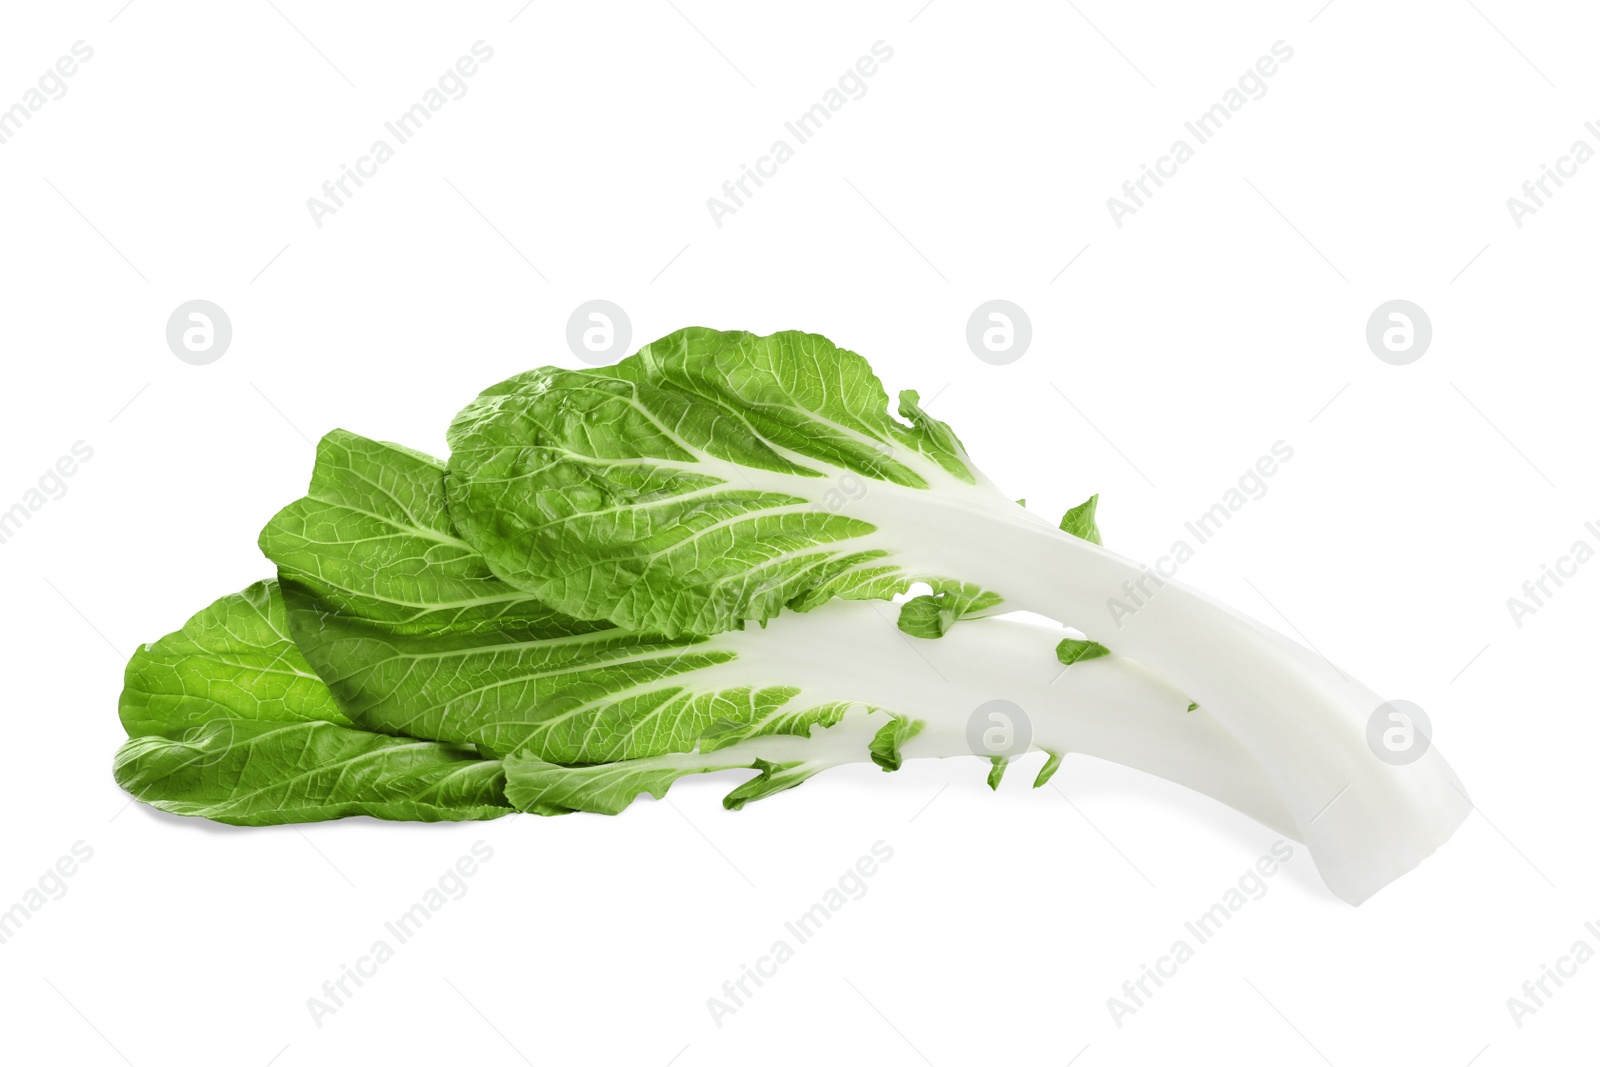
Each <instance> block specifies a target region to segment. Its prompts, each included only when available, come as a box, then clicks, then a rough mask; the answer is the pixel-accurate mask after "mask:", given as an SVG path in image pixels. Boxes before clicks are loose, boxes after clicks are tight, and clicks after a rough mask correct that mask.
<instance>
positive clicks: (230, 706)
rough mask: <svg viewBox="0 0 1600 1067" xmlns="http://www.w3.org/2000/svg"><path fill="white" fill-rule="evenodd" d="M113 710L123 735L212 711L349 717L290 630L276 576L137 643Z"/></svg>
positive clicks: (155, 730)
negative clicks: (161, 634)
mask: <svg viewBox="0 0 1600 1067" xmlns="http://www.w3.org/2000/svg"><path fill="white" fill-rule="evenodd" d="M117 710H118V713H119V714H120V716H121V718H122V725H123V727H124V728H125V729H126V730H127V733H128V736H129V737H141V736H144V735H146V734H169V733H172V732H174V731H182V730H185V729H188V728H189V727H192V726H199V725H201V724H203V723H206V722H209V721H211V720H212V719H218V718H232V719H258V720H262V721H266V722H284V721H313V720H315V721H323V722H333V723H348V722H349V721H350V720H349V719H348V718H347V717H346V716H345V715H344V714H343V713H342V712H341V711H340V710H339V708H338V705H337V704H336V703H335V702H334V699H333V695H332V694H331V693H329V692H328V687H327V686H325V685H323V684H322V680H321V679H320V678H318V677H317V674H316V672H315V671H313V670H312V669H311V665H310V664H309V663H307V662H306V660H305V657H304V656H302V655H301V653H300V650H299V649H298V648H297V647H296V646H295V643H294V641H293V640H292V639H291V637H290V636H289V624H288V617H287V612H286V611H285V609H284V603H283V599H282V597H281V596H279V593H278V585H277V583H276V582H271V581H267V582H257V583H256V584H255V585H252V586H251V587H250V588H248V589H246V590H244V591H243V592H240V593H233V594H231V595H229V596H225V597H222V598H221V599H219V600H217V601H216V602H215V603H213V604H211V605H210V606H209V607H207V608H205V609H204V610H203V611H200V612H198V613H196V614H195V616H194V617H193V618H191V619H190V620H189V621H188V622H187V623H185V624H184V627H183V629H181V630H178V631H177V632H175V633H170V634H168V635H167V636H166V637H163V638H162V639H161V640H159V641H156V642H154V643H152V644H148V645H140V646H139V648H138V650H137V651H135V652H134V654H133V656H132V658H131V659H129V660H128V666H127V670H126V671H125V672H124V678H123V690H122V698H121V700H120V701H119V703H118V708H117Z"/></svg>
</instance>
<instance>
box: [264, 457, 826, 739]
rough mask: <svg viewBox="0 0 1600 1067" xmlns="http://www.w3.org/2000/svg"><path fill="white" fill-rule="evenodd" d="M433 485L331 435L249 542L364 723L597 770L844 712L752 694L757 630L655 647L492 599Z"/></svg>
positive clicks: (788, 693)
mask: <svg viewBox="0 0 1600 1067" xmlns="http://www.w3.org/2000/svg"><path fill="white" fill-rule="evenodd" d="M443 477H444V476H443V467H442V465H441V464H440V463H439V462H438V461H437V460H433V459H431V458H429V457H427V456H424V455H421V454H420V453H416V452H413V451H411V450H410V449H406V448H401V447H399V446H396V445H389V444H383V443H380V442H376V441H369V440H367V439H365V438H362V437H358V436H357V435H355V434H351V433H347V432H345V431H342V430H336V431H334V432H333V433H330V434H328V435H327V437H325V438H324V439H323V441H322V443H321V444H320V445H319V447H318V451H317V464H316V470H315V473H314V474H313V477H312V484H311V488H310V491H309V493H308V495H307V496H306V497H305V498H303V499H301V500H299V501H296V502H295V503H293V504H291V505H289V506H288V507H286V508H284V509H283V510H282V511H281V512H279V514H278V515H277V516H275V517H274V518H273V520H272V521H271V522H270V523H269V524H268V525H267V527H266V529H265V530H263V531H262V535H261V547H262V550H263V551H264V552H265V553H266V554H267V556H268V557H269V558H271V559H272V560H273V561H274V562H276V563H277V564H278V568H279V574H280V576H281V580H282V582H283V586H284V590H285V595H286V597H287V599H288V601H289V605H290V627H291V630H292V632H293V633H294V636H295V638H296V639H297V640H298V641H299V643H300V645H301V647H302V648H304V649H305V654H306V657H307V659H309V660H310V662H311V663H312V664H313V665H315V667H316V669H317V670H318V672H320V673H321V674H322V675H323V677H325V678H326V679H327V680H328V683H329V685H330V686H331V687H332V689H333V691H334V693H335V694H336V696H337V697H338V699H339V702H340V704H341V706H342V707H344V708H346V709H347V710H348V711H349V713H350V714H351V716H352V717H353V718H354V719H356V720H357V721H358V722H359V723H360V724H361V725H363V726H365V727H367V728H370V729H374V730H380V731H384V732H388V733H396V734H407V735H410V736H416V737H427V738H431V739H434V740H441V741H455V742H463V743H472V744H477V745H480V746H482V747H483V748H484V749H485V750H487V751H489V752H493V753H497V754H508V753H510V752H513V751H516V750H518V749H521V748H526V749H527V750H528V751H527V753H526V754H527V755H529V756H531V757H534V758H537V759H540V760H546V761H549V762H552V763H557V764H595V763H606V762H611V761H614V760H624V759H638V758H642V757H646V756H652V755H659V754H661V753H665V752H686V751H692V750H693V749H694V748H695V747H696V745H697V744H698V745H699V746H700V747H701V749H702V750H704V751H711V750H713V749H715V748H719V747H726V746H727V745H729V744H733V743H735V742H737V741H740V740H743V739H746V738H749V737H753V736H757V735H761V734H797V735H801V736H804V735H805V734H806V733H807V732H808V731H809V730H810V728H811V727H812V726H813V725H823V726H826V725H830V724H831V723H833V722H837V721H838V719H839V717H840V716H841V715H842V714H843V713H844V711H845V710H846V709H847V708H848V707H849V705H848V704H843V703H839V702H837V701H828V700H808V699H807V698H806V697H805V694H804V691H803V689H802V687H800V686H798V685H792V684H791V685H785V684H782V683H783V682H784V681H785V678H784V677H783V674H782V672H779V671H776V670H774V671H773V672H771V673H772V675H773V676H772V677H771V679H770V680H771V682H772V684H770V685H762V686H759V687H758V686H754V685H751V684H750V682H749V680H748V679H749V678H750V673H751V672H749V671H745V670H742V669H741V667H740V665H739V663H738V661H739V659H740V653H739V649H741V648H745V647H748V646H749V644H750V642H751V640H752V639H754V640H757V641H760V640H761V636H760V635H759V634H758V633H756V632H752V633H751V634H748V635H747V634H737V633H736V634H728V635H725V636H724V637H723V638H721V639H720V640H710V641H708V640H707V639H705V638H699V637H693V636H688V637H680V638H677V639H672V640H668V639H666V638H662V637H658V636H653V635H649V634H638V633H632V632H628V631H624V630H620V629H618V628H616V627H614V626H612V625H611V624H609V623H605V622H580V621H578V620H576V619H573V618H571V617H569V616H566V615H563V614H561V613H559V612H556V611H554V610H552V609H550V608H548V607H547V606H545V605H544V604H542V603H541V602H540V601H539V600H537V599H536V598H534V597H533V596H532V595H530V594H528V593H526V592H523V591H521V590H518V589H516V588H514V587H512V586H510V585H507V584H506V583H504V582H502V581H500V580H499V579H498V578H496V577H495V576H494V574H493V573H492V572H491V571H490V570H489V568H488V565H487V564H486V562H485V561H484V559H483V557H482V556H481V555H480V554H479V553H478V552H476V551H475V550H474V549H473V548H472V547H471V546H469V545H468V544H466V542H464V541H462V540H461V539H460V538H458V537H457V536H456V535H455V533H454V531H453V529H452V527H451V525H450V521H449V515H448V512H447V510H446V507H445V495H444V481H443ZM775 641H776V639H775V638H774V639H771V640H769V641H767V645H768V647H769V648H770V647H771V646H772V645H773V644H774V643H775ZM722 665H727V666H728V667H729V669H730V670H737V671H738V673H736V674H734V675H729V674H728V673H727V672H726V671H718V670H716V668H717V667H719V666H722ZM788 673H789V674H791V675H800V676H802V677H803V676H805V673H806V672H804V671H803V670H800V669H798V668H796V669H791V670H790V671H789V672H788Z"/></svg>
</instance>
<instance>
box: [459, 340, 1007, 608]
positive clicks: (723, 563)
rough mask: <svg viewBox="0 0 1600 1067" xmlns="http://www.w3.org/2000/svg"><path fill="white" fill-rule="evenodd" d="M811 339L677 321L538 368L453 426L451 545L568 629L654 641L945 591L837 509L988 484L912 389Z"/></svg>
mask: <svg viewBox="0 0 1600 1067" xmlns="http://www.w3.org/2000/svg"><path fill="white" fill-rule="evenodd" d="M887 406H888V397H887V395H886V394H885V392H884V390H883V387H882V385H881V384H879V382H878V380H877V378H876V377H874V376H873V373H872V370H871V368H870V367H868V366H867V363H866V361H865V360H863V359H862V358H861V357H860V356H858V355H856V354H855V353H854V352H850V351H847V350H844V349H840V348H837V347H835V346H834V345H833V344H831V343H830V342H829V341H827V340H826V339H825V338H821V337H817V336H815V335H812V334H803V333H796V332H787V333H778V334H773V335H771V336H769V337H757V336H755V335H753V334H748V333H742V332H728V333H722V332H718V331H715V330H707V329H702V328H692V329H687V330H681V331H679V332H677V333H674V334H671V335H669V336H667V337H665V338H662V339H661V340H659V341H656V342H654V343H653V344H650V345H646V346H645V347H644V348H642V349H641V350H640V351H639V352H637V353H635V354H634V355H633V356H630V357H628V358H627V359H625V360H623V361H622V362H620V363H618V364H616V365H615V366H612V367H604V368H591V369H588V370H582V371H568V370H560V369H555V368H545V369H542V370H537V371H531V372H528V373H526V374H522V375H518V376H517V377H515V378H512V379H510V380H509V381H506V382H503V383H501V384H500V385H497V386H495V387H493V388H491V389H489V390H487V391H486V392H485V393H484V394H483V395H482V396H480V397H479V398H478V399H477V400H476V401H474V402H473V403H472V404H471V405H469V406H468V407H467V408H466V409H465V410H464V411H463V412H462V413H461V414H460V415H459V416H457V418H456V420H455V422H454V424H453V425H452V426H451V429H450V434H449V439H450V445H451V449H452V453H451V457H450V465H449V475H448V478H447V486H448V489H449V501H450V503H449V506H450V513H451V516H452V518H453V519H454V522H455V526H456V529H457V530H459V531H460V534H461V536H462V537H463V538H464V539H465V540H466V541H468V542H470V543H471V544H473V545H474V546H476V547H477V548H479V549H480V550H481V551H483V553H484V554H485V556H486V558H487V560H488V562H489V565H490V566H491V567H492V568H493V569H494V571H495V573H496V574H498V575H500V576H501V577H502V578H504V579H505V580H506V581H507V582H509V583H510V584H512V585H514V586H516V587H518V588H521V589H526V590H528V591H530V592H532V593H535V594H536V595H538V596H539V597H540V598H542V599H543V600H544V601H545V602H546V603H548V604H550V605H552V606H553V607H556V608H558V609H560V610H562V611H564V612H566V613H568V614H569V615H572V616H574V617H578V618H604V619H609V620H611V621H612V622H615V623H617V624H618V625H620V626H623V627H625V628H628V629H632V630H643V631H652V632H658V633H662V634H665V635H667V636H669V637H671V636H676V635H679V634H684V633H702V634H714V633H721V632H723V631H726V630H730V629H738V628H740V627H742V626H743V624H744V622H745V621H746V620H750V619H755V620H764V619H769V618H771V617H773V616H774V615H776V614H777V613H778V612H780V611H781V610H783V609H784V608H785V607H791V608H794V609H796V610H802V611H803V610H807V609H808V608H811V607H814V606H816V605H817V604H819V603H821V602H822V601H823V600H825V599H828V598H830V597H835V596H839V597H852V598H865V597H872V598H881V597H884V596H885V595H892V594H893V593H895V592H900V591H903V590H904V589H905V588H906V587H907V586H908V585H909V584H911V583H912V582H916V581H926V582H928V584H929V585H931V586H933V588H934V589H935V591H936V592H939V591H944V590H945V589H946V588H949V587H951V586H953V585H956V584H958V583H952V582H951V581H950V580H949V579H947V578H945V577H942V576H940V575H937V574H932V575H930V574H925V573H921V571H920V570H919V569H917V568H912V567H907V566H906V565H904V564H902V563H901V562H899V561H897V560H894V559H892V558H891V557H892V556H893V555H894V554H895V553H896V552H897V551H898V549H899V546H896V545H893V544H890V543H888V542H887V541H885V540H884V539H883V538H874V536H873V535H874V534H875V532H876V529H877V528H876V527H875V526H874V525H873V524H872V523H871V522H869V521H866V520H865V519H863V518H860V517H857V516H856V515H854V514H852V512H855V511H860V510H861V508H862V507H863V506H865V505H866V504H868V503H869V502H872V501H875V500H877V499H878V498H880V497H882V498H883V499H884V501H885V502H887V501H889V500H893V499H899V498H900V497H902V496H906V495H908V494H909V495H911V496H914V497H920V496H922V494H924V493H927V492H928V491H929V490H930V489H931V488H933V487H935V486H938V487H941V488H943V489H948V490H955V491H965V492H968V493H977V494H978V495H979V496H981V497H982V498H983V499H984V500H985V501H987V500H989V499H990V498H992V497H994V496H995V494H994V491H993V489H992V487H990V486H988V484H987V483H986V482H982V481H981V480H980V479H979V478H978V476H977V475H976V474H975V473H974V472H973V470H972V469H971V468H970V467H969V465H968V463H967V459H966V453H965V450H964V449H963V448H962V447H961V443H960V441H959V440H957V439H956V436H955V434H954V433H952V432H951V430H950V428H949V427H948V426H945V425H944V424H943V423H940V422H938V421H937V420H935V419H932V418H929V417H928V416H927V414H926V413H925V412H923V411H922V410H921V408H920V407H919V406H918V404H917V396H916V394H915V393H913V392H909V391H907V392H904V393H902V394H901V395H900V406H899V413H900V416H901V418H902V419H903V420H905V421H900V420H897V419H895V418H894V417H892V416H891V415H890V414H889V413H888V410H887Z"/></svg>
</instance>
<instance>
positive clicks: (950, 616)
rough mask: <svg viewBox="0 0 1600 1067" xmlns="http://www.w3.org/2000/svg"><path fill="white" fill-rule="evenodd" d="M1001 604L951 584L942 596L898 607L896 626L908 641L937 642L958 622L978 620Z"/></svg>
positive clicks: (981, 592) (932, 595) (925, 597)
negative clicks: (919, 638) (918, 638)
mask: <svg viewBox="0 0 1600 1067" xmlns="http://www.w3.org/2000/svg"><path fill="white" fill-rule="evenodd" d="M1000 604H1001V600H1000V598H999V597H998V596H996V595H994V594H993V593H990V592H987V591H985V590H983V589H979V588H978V587H977V586H975V585H966V584H952V585H950V586H949V587H947V588H945V589H944V590H943V591H942V592H937V593H924V594H922V595H921V596H916V597H912V598H911V599H910V600H908V601H906V602H905V603H904V604H902V605H900V619H899V622H898V624H897V625H898V626H899V627H900V629H901V631H903V632H904V633H908V634H910V635H911V636H912V637H923V638H930V639H931V638H937V637H943V636H944V635H945V634H947V633H949V632H950V627H952V626H954V625H955V624H956V623H957V622H959V621H961V620H962V619H981V618H983V617H984V616H986V615H989V614H991V613H993V612H994V611H995V609H997V608H998V607H1000Z"/></svg>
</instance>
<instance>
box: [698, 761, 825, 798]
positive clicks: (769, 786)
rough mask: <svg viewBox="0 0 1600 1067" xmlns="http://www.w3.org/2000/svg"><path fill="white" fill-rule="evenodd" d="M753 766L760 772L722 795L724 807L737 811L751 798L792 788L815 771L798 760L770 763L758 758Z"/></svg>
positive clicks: (766, 795)
mask: <svg viewBox="0 0 1600 1067" xmlns="http://www.w3.org/2000/svg"><path fill="white" fill-rule="evenodd" d="M753 766H754V768H755V769H756V770H758V771H760V772H761V773H760V774H757V775H756V776H755V777H754V778H752V779H750V780H749V781H748V782H745V783H744V784H743V785H741V786H739V787H738V788H736V789H734V790H733V792H731V793H729V794H728V795H727V796H725V797H723V798H722V806H723V807H724V808H727V809H728V810H729V811H739V810H741V809H742V808H743V807H744V806H745V805H746V804H748V803H750V801H752V800H760V799H762V798H763V797H770V796H771V795H772V794H774V793H781V792H783V791H784V790H785V789H793V788H794V787H795V786H797V785H799V784H800V783H801V782H803V781H805V780H806V779H807V778H810V777H811V776H812V775H813V774H816V773H817V771H816V768H813V767H811V766H810V765H809V764H807V763H805V762H803V761H798V760H797V761H794V762H790V763H772V762H769V761H767V760H764V759H758V760H756V761H755V763H754V764H753Z"/></svg>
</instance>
